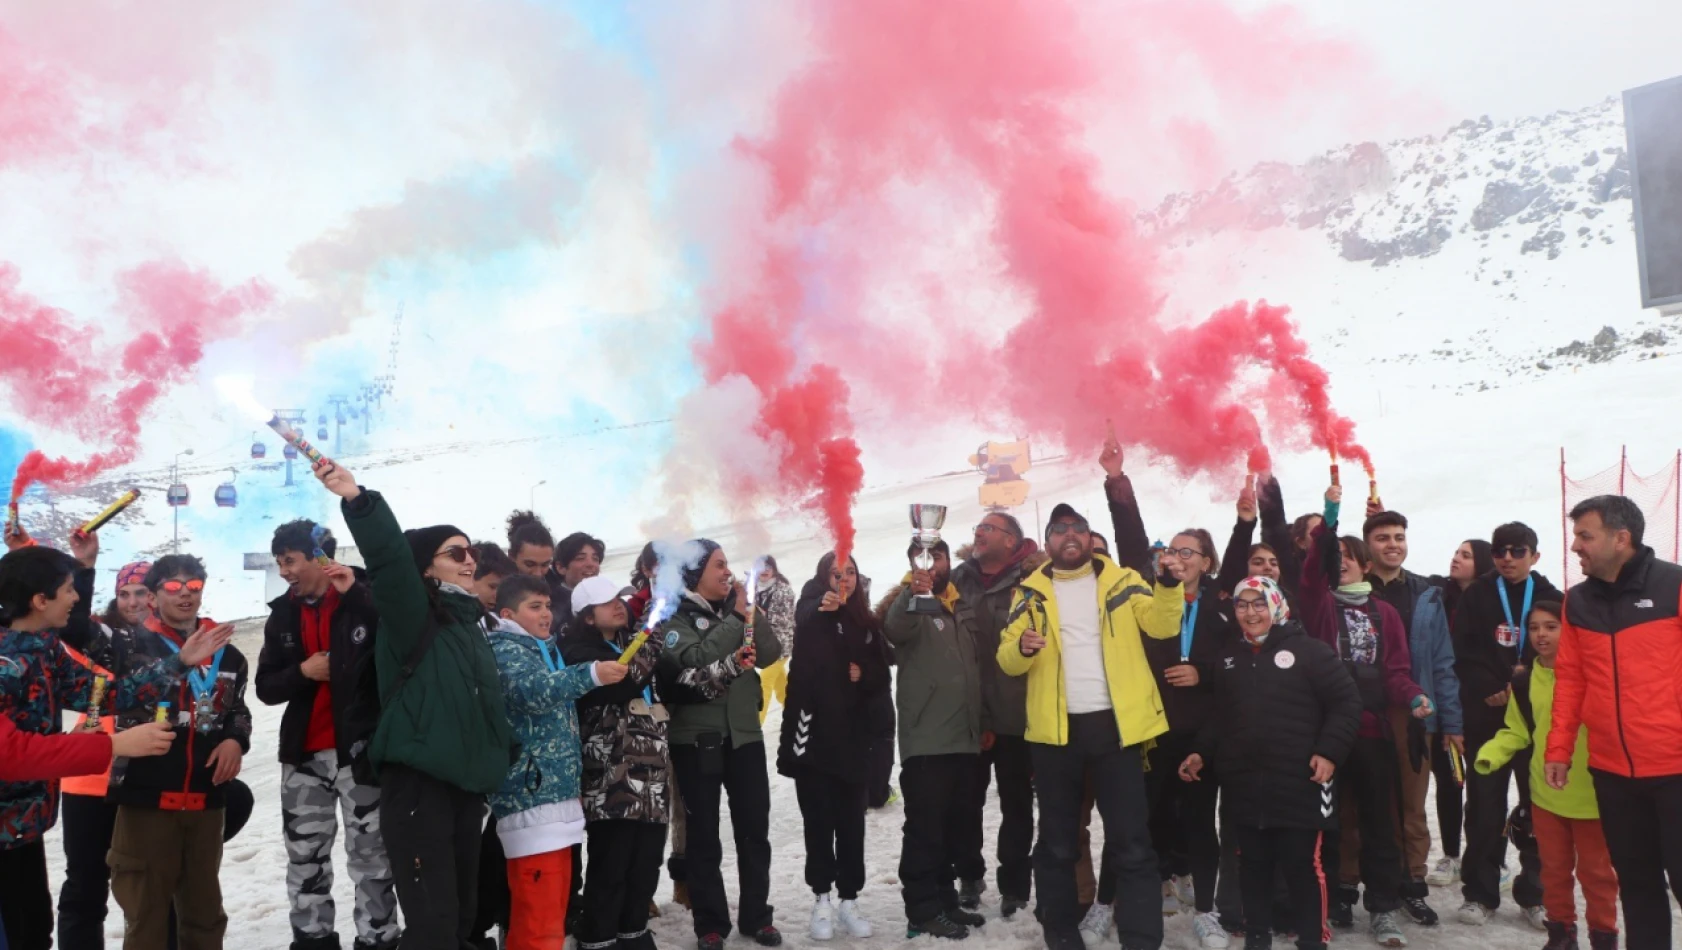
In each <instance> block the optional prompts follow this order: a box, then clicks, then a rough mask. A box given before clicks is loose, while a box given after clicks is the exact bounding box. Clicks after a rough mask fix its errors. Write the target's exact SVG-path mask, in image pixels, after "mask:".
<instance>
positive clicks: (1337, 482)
mask: <svg viewBox="0 0 1682 950" xmlns="http://www.w3.org/2000/svg"><path fill="white" fill-rule="evenodd" d="M1332 485H1333V486H1336V487H1341V486H1342V485H1343V479H1342V478H1341V477H1340V474H1339V472H1338V468H1337V452H1336V451H1335V450H1334V451H1333V452H1332Z"/></svg>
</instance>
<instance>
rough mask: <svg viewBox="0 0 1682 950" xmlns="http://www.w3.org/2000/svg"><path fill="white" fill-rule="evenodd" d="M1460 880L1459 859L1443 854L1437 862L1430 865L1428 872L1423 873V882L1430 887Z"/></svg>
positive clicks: (1442, 885)
mask: <svg viewBox="0 0 1682 950" xmlns="http://www.w3.org/2000/svg"><path fill="white" fill-rule="evenodd" d="M1458 880H1460V859H1459V858H1451V857H1448V856H1446V855H1445V856H1443V857H1441V858H1438V859H1437V863H1436V864H1433V865H1431V871H1430V873H1428V874H1426V875H1425V883H1426V884H1429V885H1431V886H1432V887H1448V886H1449V885H1450V884H1453V883H1454V882H1455V881H1458Z"/></svg>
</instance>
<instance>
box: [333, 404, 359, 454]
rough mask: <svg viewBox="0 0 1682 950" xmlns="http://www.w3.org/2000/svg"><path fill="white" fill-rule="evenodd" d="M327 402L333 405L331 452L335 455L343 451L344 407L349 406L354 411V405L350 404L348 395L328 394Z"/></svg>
mask: <svg viewBox="0 0 1682 950" xmlns="http://www.w3.org/2000/svg"><path fill="white" fill-rule="evenodd" d="M327 404H328V405H329V406H332V407H333V454H334V455H335V456H337V455H343V454H344V453H345V442H344V435H345V409H346V408H350V409H351V410H352V411H353V412H354V411H355V407H354V406H352V405H351V401H350V397H349V396H337V395H335V396H328V397H327Z"/></svg>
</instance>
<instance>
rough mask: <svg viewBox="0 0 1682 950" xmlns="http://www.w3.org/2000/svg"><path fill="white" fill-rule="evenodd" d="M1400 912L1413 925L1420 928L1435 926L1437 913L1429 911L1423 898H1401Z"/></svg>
mask: <svg viewBox="0 0 1682 950" xmlns="http://www.w3.org/2000/svg"><path fill="white" fill-rule="evenodd" d="M1402 910H1403V911H1405V912H1406V913H1407V915H1408V917H1409V918H1411V919H1412V920H1413V922H1414V923H1416V924H1418V925H1419V926H1421V927H1435V926H1436V925H1437V920H1438V918H1437V912H1436V911H1434V910H1432V909H1431V905H1430V904H1427V903H1425V898H1423V897H1404V898H1402Z"/></svg>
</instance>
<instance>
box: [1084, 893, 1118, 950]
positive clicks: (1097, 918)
mask: <svg viewBox="0 0 1682 950" xmlns="http://www.w3.org/2000/svg"><path fill="white" fill-rule="evenodd" d="M1114 927H1115V908H1114V907H1111V906H1110V905H1108V904H1093V905H1092V909H1091V910H1089V911H1087V912H1086V919H1085V920H1083V921H1081V922H1080V939H1081V940H1083V941H1084V942H1085V943H1086V945H1087V946H1088V947H1100V946H1103V945H1104V942H1105V941H1107V940H1109V939H1110V930H1111V929H1112V928H1114Z"/></svg>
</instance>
